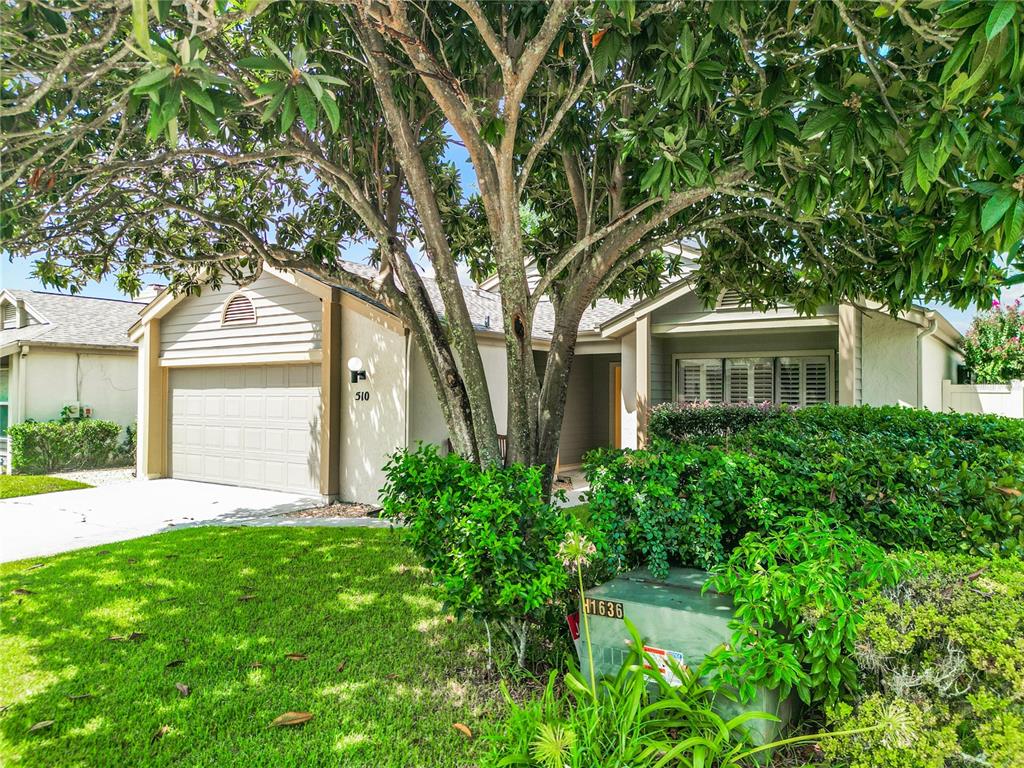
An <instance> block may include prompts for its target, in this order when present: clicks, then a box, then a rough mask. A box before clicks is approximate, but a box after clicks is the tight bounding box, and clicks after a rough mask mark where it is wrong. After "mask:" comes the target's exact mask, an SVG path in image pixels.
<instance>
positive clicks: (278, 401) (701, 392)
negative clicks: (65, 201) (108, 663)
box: [131, 264, 960, 502]
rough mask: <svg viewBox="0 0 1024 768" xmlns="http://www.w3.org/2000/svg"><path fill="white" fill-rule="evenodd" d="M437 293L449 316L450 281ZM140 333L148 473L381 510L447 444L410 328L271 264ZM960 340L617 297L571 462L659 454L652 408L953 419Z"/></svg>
mask: <svg viewBox="0 0 1024 768" xmlns="http://www.w3.org/2000/svg"><path fill="white" fill-rule="evenodd" d="M346 267H347V268H348V269H351V270H353V271H359V270H362V271H363V273H364V274H366V275H367V276H370V277H373V276H374V275H375V271H374V270H372V269H370V268H368V267H366V266H363V265H357V264H349V265H346ZM425 283H426V287H427V290H428V291H429V292H430V294H431V297H432V299H433V301H434V304H435V306H436V307H438V308H440V307H441V302H440V298H439V294H438V290H437V286H436V285H435V284H434V282H433V281H432V280H430V279H427V280H426V281H425ZM465 293H466V299H467V304H468V306H469V309H470V313H471V315H472V319H473V322H474V325H475V326H476V329H477V338H478V341H479V344H480V350H481V354H482V357H483V362H484V367H485V370H486V374H487V378H488V384H489V386H490V392H491V398H492V402H493V406H494V414H495V418H496V421H497V425H498V431H499V432H500V433H503V432H505V425H506V423H507V414H506V411H507V399H506V389H505V388H506V368H505V348H504V337H503V334H502V330H501V329H502V317H501V303H500V298H499V296H498V295H497V294H496V293H495V292H494V290H493V285H492V284H491V283H486V282H485V283H483V284H481V285H480V286H467V287H466V289H465ZM552 321H553V312H552V310H551V306H550V304H547V303H542V304H541V305H540V307H539V308H538V312H537V317H536V319H535V323H534V347H535V350H536V355H537V357H538V368H539V369H542V365H543V357H544V354H545V349H546V347H547V346H548V340H549V338H550V334H551V331H552ZM131 337H132V339H133V340H135V341H138V342H139V344H140V348H139V349H140V366H139V376H140V384H139V396H140V402H139V413H140V415H139V424H140V433H139V441H140V443H139V453H138V456H139V476H140V477H146V478H155V477H168V476H169V477H179V478H186V479H192V480H205V481H209V482H221V483H230V484H236V485H248V486H255V487H263V488H277V489H283V490H290V491H300V492H306V493H310V494H313V495H319V496H323V497H330V498H342V499H346V500H355V501H367V502H372V501H375V500H376V497H377V492H378V489H379V488H380V487H381V484H382V482H383V473H382V469H381V468H382V467H383V466H384V464H385V462H386V460H387V456H388V454H389V453H391V452H392V451H394V450H395V449H397V448H400V447H404V446H411V445H414V444H415V443H416V442H417V441H421V440H422V441H427V442H433V443H436V444H439V445H442V444H444V443H445V441H446V438H447V429H446V427H445V423H444V419H443V418H442V416H441V411H440V408H439V406H438V404H437V400H436V398H435V395H434V391H433V386H432V383H431V381H430V378H429V376H428V374H427V370H426V367H425V364H424V362H423V359H422V358H421V356H420V353H419V351H418V349H417V348H416V346H415V345H414V344H413V342H412V339H411V337H410V335H409V333H408V331H407V329H406V328H405V327H404V326H403V324H402V322H401V321H400V320H399V319H398V318H397V317H395V316H394V315H392V314H390V313H389V312H388V311H386V310H385V309H383V308H381V307H380V306H378V305H377V304H376V303H374V302H373V301H371V300H369V299H366V298H365V297H361V296H360V295H358V294H356V293H353V292H352V291H349V290H347V289H343V288H340V287H337V286H332V285H327V284H325V283H323V282H321V281H319V280H316V279H314V278H312V277H309V276H307V275H304V274H301V273H294V272H293V273H287V272H280V271H276V270H273V269H269V268H268V269H265V270H264V272H263V274H262V275H261V276H260V277H259V279H257V280H256V281H255V282H253V283H252V284H250V285H248V286H245V287H241V288H239V287H233V286H231V287H229V286H225V287H223V288H222V289H220V290H214V291H204V292H203V293H202V294H201V295H199V296H188V297H186V296H172V295H169V294H168V295H164V296H161V297H159V298H157V299H156V300H155V301H154V302H152V303H151V304H150V305H149V306H147V307H146V309H145V310H144V312H143V313H142V315H141V320H140V321H139V323H138V325H137V326H135V327H134V328H133V329H132V331H131ZM959 338H960V336H959V333H958V332H957V331H956V330H955V329H954V328H953V327H952V326H951V325H950V324H949V323H948V322H946V320H945V319H943V318H942V317H941V316H940V315H939V314H937V313H935V312H931V311H927V310H924V309H913V310H911V311H908V312H904V313H901V315H900V316H899V318H892V317H890V316H889V315H887V314H885V313H883V312H880V311H878V307H873V306H864V307H854V306H852V305H842V306H838V307H836V306H831V307H823V308H822V309H821V310H820V311H819V312H818V314H817V315H815V316H812V317H800V316H798V315H797V314H796V312H795V311H794V310H792V309H791V308H785V307H783V308H780V309H779V310H777V311H773V312H765V313H762V312H752V311H750V310H749V309H746V308H744V307H742V306H741V305H740V304H739V302H738V301H737V300H736V298H735V297H734V296H731V295H729V294H726V295H723V296H722V297H721V299H720V300H719V302H718V306H717V307H715V308H713V309H706V308H705V307H704V306H703V304H702V303H701V302H700V301H699V300H698V298H697V297H696V295H694V293H693V290H692V287H691V286H690V285H689V284H688V283H687V282H686V281H677V282H676V283H674V284H672V285H669V286H667V287H666V288H665V289H664V290H663V291H662V292H661V293H659V294H658V295H657V296H656V297H654V298H653V299H650V300H646V301H637V302H627V303H617V302H614V301H611V300H607V299H602V300H600V301H598V302H597V303H596V304H595V305H594V306H593V307H591V308H590V309H589V310H588V311H587V313H586V314H585V315H584V316H583V320H582V324H581V328H580V334H579V344H578V345H577V348H576V357H575V361H574V363H573V371H572V375H571V377H570V384H569V393H568V398H567V403H566V409H565V420H564V427H563V431H562V440H561V451H560V456H559V465H560V468H561V469H568V468H571V467H573V466H576V465H578V464H579V463H580V461H581V458H582V456H583V454H584V453H585V452H586V451H588V450H590V449H592V448H594V447H597V446H603V445H615V446H636V445H638V444H639V443H642V442H643V439H644V432H645V420H646V413H647V412H648V410H649V408H650V406H652V405H655V404H657V403H661V402H666V401H671V400H694V401H696V400H712V401H728V402H739V401H751V400H753V401H763V400H771V401H775V402H782V403H789V404H791V405H794V406H800V405H809V404H813V403H824V402H828V403H841V404H854V403H868V404H886V403H900V404H905V405H909V406H923V407H928V408H932V409H936V410H938V409H940V408H941V405H942V400H941V398H942V381H943V379H947V378H954V379H955V369H956V364H957V361H958V355H957V352H956V349H957V344H958V341H959ZM350 363H351V364H352V365H355V367H356V369H357V372H356V373H355V374H350V372H349V365H350ZM359 371H365V377H363V376H361V375H360V374H359Z"/></svg>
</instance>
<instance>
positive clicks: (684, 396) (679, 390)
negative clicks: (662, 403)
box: [676, 360, 722, 403]
mask: <svg viewBox="0 0 1024 768" xmlns="http://www.w3.org/2000/svg"><path fill="white" fill-rule="evenodd" d="M676 399H677V400H679V401H680V402H684V403H701V402H704V401H705V400H710V401H712V402H716V403H720V402H722V361H721V360H677V361H676Z"/></svg>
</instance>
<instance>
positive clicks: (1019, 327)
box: [963, 299, 1024, 384]
mask: <svg viewBox="0 0 1024 768" xmlns="http://www.w3.org/2000/svg"><path fill="white" fill-rule="evenodd" d="M1022 339H1024V313H1022V312H1021V307H1020V300H1019V299H1018V300H1017V301H1015V302H1013V303H1012V304H1005V305H1004V304H1000V303H999V302H998V301H993V302H992V309H991V310H989V311H988V312H985V313H984V314H981V315H978V316H977V317H975V318H974V321H973V322H972V323H971V328H970V330H969V331H967V335H966V336H964V341H963V348H964V363H966V365H967V367H968V368H969V369H970V371H971V376H972V378H973V380H974V381H975V382H977V383H979V384H1005V383H1007V382H1010V381H1014V380H1015V379H1024V343H1022V341H1021V340H1022Z"/></svg>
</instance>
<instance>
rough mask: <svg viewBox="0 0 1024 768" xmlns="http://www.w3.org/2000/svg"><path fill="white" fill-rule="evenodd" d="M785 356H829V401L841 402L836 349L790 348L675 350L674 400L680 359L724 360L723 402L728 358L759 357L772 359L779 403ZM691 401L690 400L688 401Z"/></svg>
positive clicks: (776, 399) (775, 391)
mask: <svg viewBox="0 0 1024 768" xmlns="http://www.w3.org/2000/svg"><path fill="white" fill-rule="evenodd" d="M783 357H790V358H792V357H819V358H820V357H824V358H828V365H827V384H826V386H827V388H828V400H827V402H828V403H829V404H831V405H835V404H836V403H838V402H839V400H838V391H837V388H836V382H837V379H838V376H837V375H836V351H835V350H834V349H790V350H778V351H777V350H765V351H754V350H748V351H745V352H689V353H688V352H674V353H673V354H672V369H671V376H672V402H673V403H678V402H679V376H678V371H677V368H678V361H680V360H692V361H694V362H696V361H707V360H720V361H721V362H722V403H725V402H726V380H725V377H726V375H727V372H726V364H725V361H726V360H730V359H757V358H770V359H771V360H772V366H773V367H774V373H773V381H772V386H773V389H774V392H773V397H772V402H773V403H776V404H778V402H779V392H778V390H779V381H778V377H779V359H780V358H783ZM687 402H689V401H687Z"/></svg>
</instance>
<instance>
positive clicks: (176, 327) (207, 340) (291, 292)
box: [160, 274, 321, 361]
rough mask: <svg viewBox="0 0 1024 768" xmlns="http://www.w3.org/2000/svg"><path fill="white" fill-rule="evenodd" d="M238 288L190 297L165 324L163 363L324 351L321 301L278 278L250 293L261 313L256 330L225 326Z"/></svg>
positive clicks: (266, 276) (270, 278) (255, 285)
mask: <svg viewBox="0 0 1024 768" xmlns="http://www.w3.org/2000/svg"><path fill="white" fill-rule="evenodd" d="M236 290H237V287H236V286H233V285H225V286H224V287H223V288H221V289H220V290H216V291H209V292H204V293H203V294H202V295H200V296H190V297H188V298H186V299H184V300H183V301H181V303H179V304H178V305H177V306H176V307H175V308H174V309H172V310H171V311H170V312H169V313H168V314H167V315H166V316H165V317H164V318H163V319H162V320H161V322H160V357H161V358H163V359H164V360H167V361H173V360H182V359H187V358H207V357H209V358H214V357H226V358H231V357H243V356H249V355H254V354H304V353H308V352H312V351H313V350H317V349H320V338H321V326H320V322H321V313H320V300H319V299H318V298H317V297H316V296H313V295H311V294H308V293H306V292H305V291H303V290H302V289H300V288H296V287H295V286H293V285H291V284H290V283H287V282H285V281H284V280H281V279H280V278H278V277H275V276H273V275H269V274H264V275H263V276H262V277H260V279H259V280H257V281H256V282H255V283H253V284H252V285H250V286H248V287H247V288H246V289H245V294H246V295H247V296H248V297H249V298H250V299H251V300H252V303H253V307H254V308H255V310H256V324H255V325H237V326H231V325H227V326H223V325H221V312H222V311H223V308H224V303H225V302H226V301H227V300H228V299H229V298H230V297H231V296H232V295H233V294H234V293H235V292H236Z"/></svg>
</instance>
